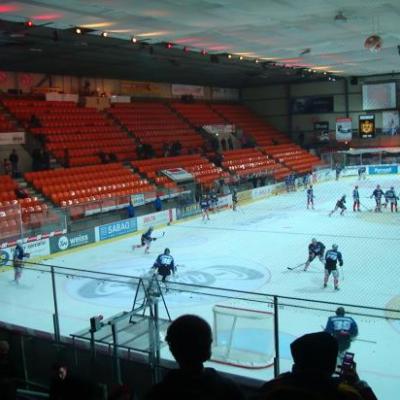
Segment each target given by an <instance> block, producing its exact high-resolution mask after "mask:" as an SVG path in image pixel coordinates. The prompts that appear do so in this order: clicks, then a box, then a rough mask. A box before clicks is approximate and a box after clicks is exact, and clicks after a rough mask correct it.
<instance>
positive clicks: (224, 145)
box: [221, 138, 227, 151]
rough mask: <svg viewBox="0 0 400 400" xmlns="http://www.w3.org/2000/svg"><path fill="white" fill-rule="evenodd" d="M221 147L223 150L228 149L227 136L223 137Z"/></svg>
mask: <svg viewBox="0 0 400 400" xmlns="http://www.w3.org/2000/svg"><path fill="white" fill-rule="evenodd" d="M221 148H222V151H226V150H227V148H226V139H225V138H222V139H221Z"/></svg>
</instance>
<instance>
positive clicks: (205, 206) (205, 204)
mask: <svg viewBox="0 0 400 400" xmlns="http://www.w3.org/2000/svg"><path fill="white" fill-rule="evenodd" d="M200 208H201V213H202V215H203V218H202V219H203V221H204V222H206V218H207V220H208V221H209V220H210V216H209V215H208V210H209V209H210V200H209V198H208V197H207V195H205V194H203V196H202V198H201V200H200Z"/></svg>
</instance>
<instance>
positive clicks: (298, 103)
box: [290, 96, 333, 114]
mask: <svg viewBox="0 0 400 400" xmlns="http://www.w3.org/2000/svg"><path fill="white" fill-rule="evenodd" d="M290 109H291V113H292V114H317V113H331V112H333V96H321V97H311V96H306V97H295V98H294V99H292V100H291V103H290Z"/></svg>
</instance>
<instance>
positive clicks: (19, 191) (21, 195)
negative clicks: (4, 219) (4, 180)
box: [14, 187, 29, 199]
mask: <svg viewBox="0 0 400 400" xmlns="http://www.w3.org/2000/svg"><path fill="white" fill-rule="evenodd" d="M14 193H15V196H17V199H26V198H28V197H29V193H28V192H27V191H26V190H24V189H21V188H20V187H17V188H16V189H14Z"/></svg>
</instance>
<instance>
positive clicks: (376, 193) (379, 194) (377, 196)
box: [370, 185, 384, 212]
mask: <svg viewBox="0 0 400 400" xmlns="http://www.w3.org/2000/svg"><path fill="white" fill-rule="evenodd" d="M383 195H384V193H383V190H382V189H381V187H380V185H377V186H376V189H375V190H374V191H373V192H372V194H371V197H370V199H372V198H373V197H374V198H375V204H376V205H375V212H382V196H383Z"/></svg>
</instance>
